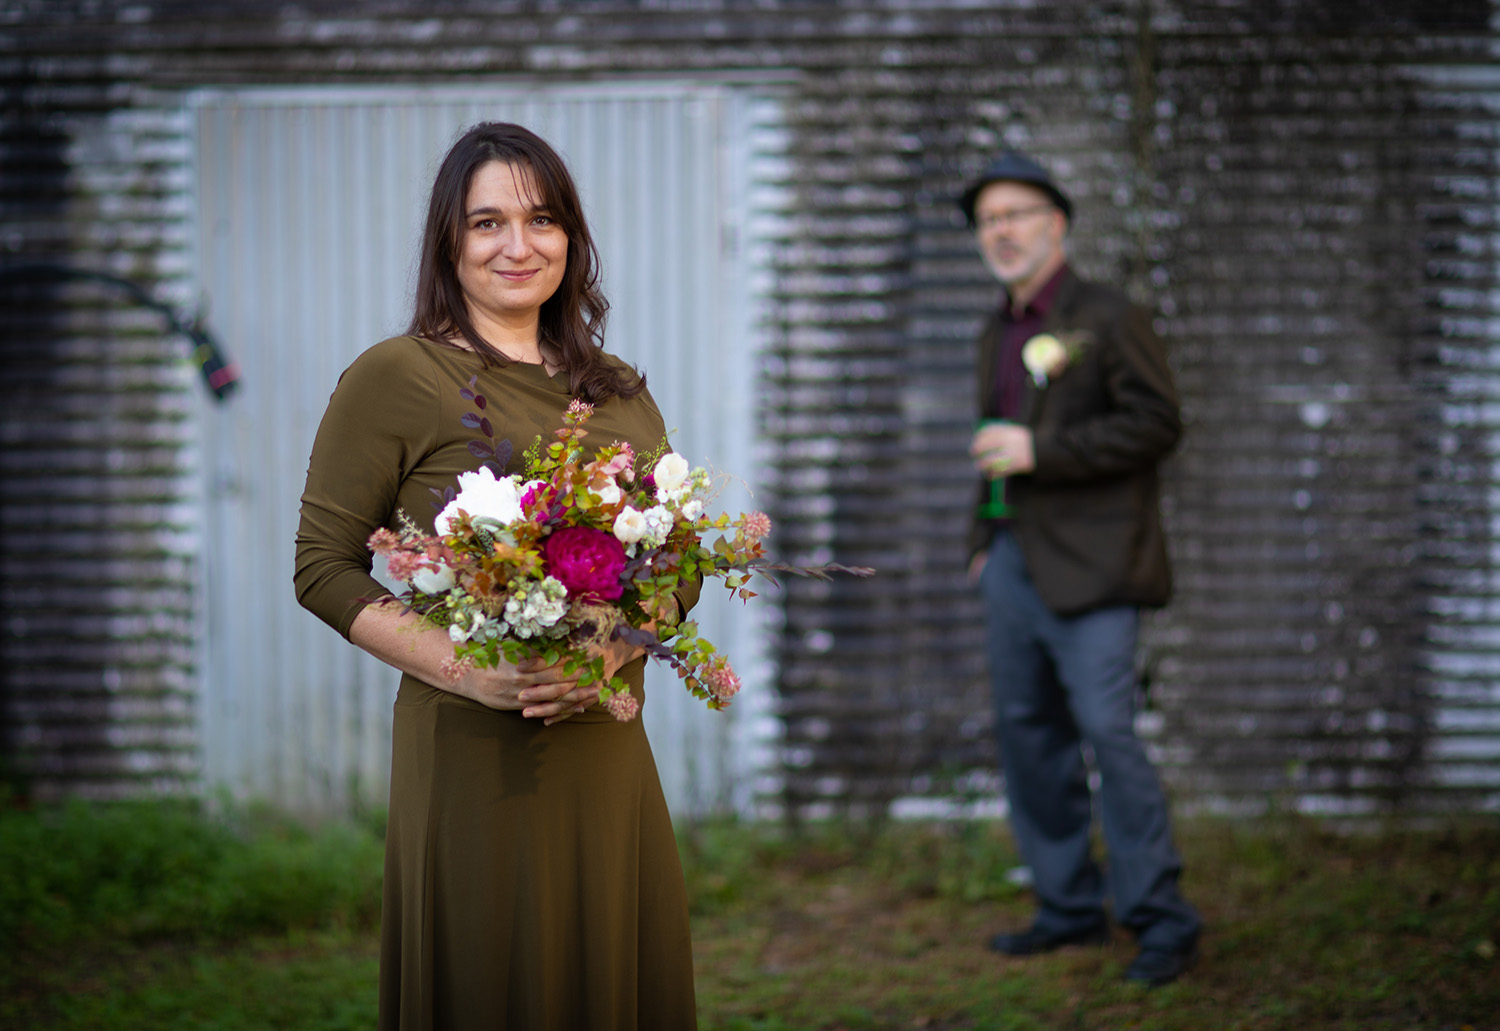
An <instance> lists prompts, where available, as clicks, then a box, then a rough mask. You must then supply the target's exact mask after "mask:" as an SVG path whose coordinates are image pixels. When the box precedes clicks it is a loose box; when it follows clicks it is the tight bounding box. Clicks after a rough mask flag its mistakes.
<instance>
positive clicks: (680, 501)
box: [369, 380, 873, 720]
mask: <svg viewBox="0 0 1500 1031" xmlns="http://www.w3.org/2000/svg"><path fill="white" fill-rule="evenodd" d="M475 383H476V380H470V382H469V386H468V387H467V388H465V389H464V391H463V396H464V398H465V399H466V400H469V401H471V402H473V404H474V405H475V407H476V408H477V409H478V412H477V414H476V413H472V412H471V413H466V414H465V415H464V425H465V426H467V427H470V428H472V429H478V430H479V431H480V432H481V433H482V434H484V436H485V438H486V439H485V440H475V441H471V442H470V444H469V449H470V451H471V452H472V453H473V454H474V455H475V456H476V457H478V458H481V459H484V462H483V464H482V465H481V466H480V468H479V469H478V470H476V471H474V472H467V473H461V474H460V475H459V477H458V485H459V490H458V491H457V492H455V491H454V490H453V489H452V488H451V487H450V488H449V489H448V490H447V491H446V492H443V493H442V496H441V497H440V501H442V502H446V504H444V506H443V508H442V511H441V512H439V514H438V516H437V519H436V521H435V524H434V529H435V530H436V534H435V535H431V536H429V535H427V534H424V533H422V532H421V531H420V530H419V529H418V528H417V527H416V525H415V524H414V523H413V522H412V520H411V519H410V517H409V516H407V515H406V513H404V512H399V513H398V520H399V523H400V526H401V532H400V533H399V534H398V533H395V532H393V531H391V530H389V529H386V528H384V527H382V528H381V529H379V530H376V531H375V533H374V534H372V535H371V537H370V541H369V547H370V550H372V551H373V552H375V553H376V554H379V555H384V556H385V557H386V563H387V566H386V568H387V571H388V573H389V574H390V575H391V576H392V577H393V578H395V579H397V580H401V581H405V582H406V585H407V586H406V588H405V589H404V590H402V591H401V592H399V593H398V595H397V597H398V599H399V600H400V601H402V602H403V603H404V604H405V605H406V606H407V607H409V608H410V609H412V610H414V611H416V612H417V613H418V614H419V615H421V617H422V618H423V619H424V620H425V621H426V622H427V623H428V624H430V625H433V626H439V627H444V628H446V629H447V631H448V636H449V637H450V638H451V639H452V641H453V644H454V657H453V658H452V660H450V661H449V662H448V663H447V664H445V667H444V672H445V673H447V674H448V675H449V676H451V677H454V678H455V679H456V678H457V677H459V676H461V675H462V674H463V673H464V671H466V670H467V669H470V668H472V667H474V666H476V665H477V666H483V667H493V666H495V665H497V664H498V663H499V661H500V658H501V656H504V658H505V659H506V660H507V661H509V662H513V663H518V662H521V661H523V660H525V659H528V658H538V657H539V658H542V659H543V660H545V661H546V662H547V663H548V664H549V665H550V664H554V663H557V662H562V663H563V664H564V669H565V670H566V671H567V672H568V673H569V674H570V675H571V674H573V673H577V674H578V675H579V676H578V682H579V683H580V684H591V683H595V682H599V684H600V686H599V699H600V701H601V702H602V703H603V705H604V706H605V708H606V709H608V710H609V711H610V713H611V714H612V715H614V717H615V718H616V719H618V720H630V719H633V718H634V717H635V715H636V712H637V710H638V708H639V702H638V701H637V700H636V698H635V697H634V696H633V695H632V694H631V693H630V691H629V690H628V689H627V688H626V686H625V683H624V681H622V680H621V679H620V678H619V677H610V678H609V679H608V680H607V681H606V680H605V677H604V660H603V658H602V656H600V655H599V654H598V652H597V650H591V649H597V648H598V647H599V646H602V645H603V644H605V643H606V642H608V641H610V640H622V641H625V642H627V643H629V644H632V645H638V646H641V647H643V648H645V650H646V652H647V654H649V655H651V656H652V657H654V658H656V659H658V660H661V661H664V662H666V663H668V664H670V665H671V666H672V667H673V668H674V669H675V671H676V672H677V675H678V676H679V677H681V678H682V680H683V682H684V683H685V685H686V686H687V688H688V690H689V691H691V692H692V693H693V695H694V696H696V697H698V698H701V699H704V700H705V701H707V703H708V706H709V708H711V709H723V708H724V707H725V706H727V705H728V704H729V701H730V699H731V698H733V697H734V695H735V693H736V692H738V691H739V689H740V679H739V677H738V676H737V675H736V674H735V672H734V669H733V668H732V667H731V666H730V664H729V660H728V659H727V658H726V657H725V656H723V655H721V654H720V653H719V652H718V650H717V649H716V648H715V647H714V646H713V644H712V643H710V642H709V641H707V640H705V639H704V638H702V637H699V636H698V630H697V624H695V623H693V622H691V621H688V620H682V619H681V617H680V614H679V609H678V605H677V599H676V597H675V594H674V592H675V591H676V590H677V588H678V587H679V586H681V585H682V584H683V583H684V582H686V581H689V580H691V579H692V578H694V577H704V578H709V577H715V578H719V579H722V580H723V582H724V584H725V586H726V587H727V588H728V589H729V590H730V591H732V592H734V593H737V594H738V595H739V597H741V598H743V599H748V598H751V597H754V594H755V592H753V591H751V590H750V589H749V587H748V586H747V583H748V582H749V580H750V579H751V577H752V576H753V575H754V574H755V573H757V572H758V573H760V574H761V575H763V576H765V577H766V578H767V579H770V576H769V574H768V573H767V570H770V569H777V570H782V571H786V572H794V573H800V574H808V575H814V576H820V577H825V578H826V575H827V573H828V572H829V571H833V570H839V571H844V572H850V573H855V574H856V575H868V574H869V573H870V572H873V570H867V569H856V568H850V567H844V566H820V567H817V568H814V569H806V568H796V567H791V566H783V565H773V564H772V563H769V562H767V561H766V560H765V558H764V549H763V546H762V544H761V541H762V540H764V539H765V537H766V535H767V534H768V533H769V532H770V529H771V520H770V519H769V518H768V517H767V516H766V515H765V514H764V513H762V512H750V513H748V514H742V515H740V516H738V517H736V518H733V519H731V518H730V517H729V516H727V515H718V516H710V515H709V514H708V512H707V501H708V500H709V499H710V497H711V492H712V488H713V482H712V477H711V476H710V475H709V473H708V472H707V471H706V470H704V469H702V468H690V467H689V465H688V463H687V462H686V461H685V460H684V459H683V458H682V456H681V455H678V454H676V453H675V452H671V451H668V450H666V445H663V447H662V449H660V453H658V454H655V455H650V456H644V462H643V465H644V467H646V468H648V469H649V470H650V471H649V472H646V473H644V474H638V473H637V470H636V465H637V462H638V456H636V454H635V453H634V452H633V451H632V449H631V447H630V445H629V444H626V443H620V442H616V443H613V444H610V445H608V446H606V447H604V448H601V449H599V451H598V452H597V454H596V455H595V456H594V457H593V458H592V459H586V452H585V450H584V448H583V440H584V438H585V437H586V436H588V431H587V430H586V429H585V428H584V426H585V424H586V423H587V422H588V420H589V417H590V416H591V415H592V414H593V406H592V405H589V404H587V403H585V402H583V401H580V400H574V401H573V402H572V404H570V405H569V406H568V409H567V411H566V412H565V413H564V415H563V424H562V427H561V428H560V429H558V430H557V431H556V432H555V434H554V437H555V439H553V440H552V441H551V442H550V443H545V444H544V442H543V440H542V439H541V438H540V437H538V438H537V440H536V441H535V442H534V443H533V444H532V446H531V447H530V448H528V449H527V451H526V452H525V454H524V456H523V457H524V463H523V467H524V472H523V473H522V474H519V475H512V476H504V475H502V473H503V470H504V467H505V465H506V464H507V463H508V462H509V461H510V458H511V456H512V449H511V445H510V442H509V441H504V440H501V441H496V440H495V438H494V433H493V427H492V426H491V424H490V422H489V419H488V418H487V417H486V416H485V414H484V410H485V405H486V402H485V398H484V396H483V395H481V394H477V393H475V391H474V386H475ZM715 534H716V536H713V539H712V540H711V541H710V539H709V537H710V535H715ZM773 582H774V581H773Z"/></svg>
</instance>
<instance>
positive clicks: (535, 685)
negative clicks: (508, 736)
mask: <svg viewBox="0 0 1500 1031" xmlns="http://www.w3.org/2000/svg"><path fill="white" fill-rule="evenodd" d="M438 686H440V687H444V688H445V689H446V690H449V691H452V692H453V693H454V694H457V695H462V696H463V697H465V698H470V699H473V700H474V701H476V702H478V703H479V704H480V705H484V706H487V707H489V708H491V709H502V710H510V709H520V710H521V715H522V716H526V717H528V718H540V719H541V721H542V722H543V723H544V724H546V725H547V726H549V727H550V726H551V725H552V724H554V723H556V722H558V721H559V720H565V719H567V718H568V717H569V716H572V715H574V714H575V713H580V712H582V711H583V710H584V709H586V708H588V707H589V706H590V705H592V704H594V703H595V702H596V701H598V700H599V685H598V684H590V685H589V686H588V687H582V686H580V685H579V683H578V671H576V670H575V671H574V672H572V673H567V672H565V671H564V669H563V664H562V663H560V662H559V663H557V664H555V665H552V666H549V665H547V664H546V663H545V662H543V661H542V660H541V659H524V660H522V661H521V662H520V663H519V664H516V665H512V664H511V663H509V662H506V661H505V660H503V659H502V660H501V661H500V664H499V665H498V666H496V667H494V668H493V669H482V668H480V667H478V666H475V667H474V668H472V669H469V670H467V671H466V672H464V673H463V675H461V676H460V677H459V678H458V679H457V680H450V681H448V682H447V683H446V684H440V685H438Z"/></svg>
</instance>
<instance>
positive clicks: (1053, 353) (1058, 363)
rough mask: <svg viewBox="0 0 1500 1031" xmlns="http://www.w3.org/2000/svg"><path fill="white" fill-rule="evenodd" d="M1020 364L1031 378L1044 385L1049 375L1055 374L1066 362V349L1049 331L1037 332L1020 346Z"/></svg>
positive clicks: (1060, 370)
mask: <svg viewBox="0 0 1500 1031" xmlns="http://www.w3.org/2000/svg"><path fill="white" fill-rule="evenodd" d="M1021 364H1022V365H1025V366H1026V371H1027V372H1029V373H1031V378H1032V379H1034V380H1036V382H1037V383H1038V384H1039V385H1041V386H1045V385H1046V383H1047V378H1048V377H1049V376H1056V375H1057V374H1058V373H1060V372H1062V371H1063V369H1064V368H1066V367H1067V364H1068V349H1067V347H1066V346H1065V345H1064V344H1063V342H1062V341H1061V340H1059V339H1057V337H1055V336H1053V335H1052V334H1051V333H1039V334H1038V335H1036V336H1034V337H1032V338H1031V339H1030V340H1028V341H1026V343H1025V344H1024V345H1023V346H1022V347H1021Z"/></svg>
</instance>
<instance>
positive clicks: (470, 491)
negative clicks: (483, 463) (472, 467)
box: [433, 468, 521, 534]
mask: <svg viewBox="0 0 1500 1031" xmlns="http://www.w3.org/2000/svg"><path fill="white" fill-rule="evenodd" d="M519 481H520V477H518V476H507V477H505V478H503V479H496V478H495V474H494V473H493V472H491V471H490V470H489V469H488V468H484V469H480V470H479V471H477V472H471V473H459V474H458V496H457V497H455V498H454V499H453V500H452V501H450V502H448V505H447V507H446V508H444V509H443V510H442V511H441V512H439V513H438V517H437V519H435V520H433V527H434V528H435V529H436V530H437V532H438V533H439V534H446V533H449V532H451V528H452V525H453V521H454V520H455V519H457V518H458V512H459V510H460V509H462V510H463V511H465V512H467V513H469V518H471V519H493V520H495V522H497V523H499V524H500V525H502V526H508V525H510V524H511V523H513V522H515V521H516V520H518V519H520V518H521V488H520V486H519Z"/></svg>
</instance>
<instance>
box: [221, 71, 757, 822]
mask: <svg viewBox="0 0 1500 1031" xmlns="http://www.w3.org/2000/svg"><path fill="white" fill-rule="evenodd" d="M193 107H194V109H195V111H196V118H197V120H196V124H197V134H196V154H197V184H198V188H197V198H198V221H197V224H198V227H199V233H200V236H199V252H198V261H197V269H198V276H199V285H200V288H201V289H202V291H203V294H204V296H205V297H207V298H208V300H209V303H210V305H211V310H212V313H213V322H214V325H215V327H216V328H217V329H218V331H219V332H220V333H221V334H222V335H223V337H224V338H225V340H226V341H229V342H231V343H232V345H233V348H234V352H235V355H236V357H237V359H238V360H239V362H240V364H241V366H242V369H243V377H242V380H241V388H240V391H239V394H238V396H237V397H236V398H235V400H234V403H233V404H232V405H227V406H221V407H212V408H210V407H205V408H204V410H203V412H202V419H203V426H204V429H205V433H204V437H203V440H204V445H205V449H204V455H203V461H204V464H205V469H206V472H207V474H208V486H207V498H206V502H207V503H206V512H207V517H206V520H205V526H206V527H207V533H206V540H207V545H208V548H207V556H206V562H205V569H206V575H207V592H206V593H207V612H208V618H207V622H206V627H207V642H206V652H205V666H204V668H205V675H204V677H203V678H202V692H201V696H200V697H201V716H202V728H203V756H204V773H205V776H206V778H207V780H208V782H209V783H210V784H211V785H224V786H227V787H229V788H231V789H232V790H233V791H234V792H236V793H238V794H242V795H250V796H255V797H262V798H268V799H271V800H273V801H275V802H277V803H279V804H281V805H285V806H288V807H291V808H295V809H301V810H312V811H320V810H339V809H343V808H347V807H348V805H350V804H351V803H354V802H363V803H369V802H378V801H380V800H381V799H383V798H384V792H385V785H386V770H387V765H388V755H389V727H390V707H391V702H392V700H393V699H394V696H395V694H394V689H395V682H396V679H397V677H396V674H394V673H393V672H392V671H391V670H389V669H388V668H386V667H384V666H383V665H382V664H380V663H378V662H376V661H375V660H373V659H371V658H369V657H368V656H365V655H363V653H361V652H359V651H358V650H357V649H354V648H352V647H351V646H349V645H348V644H347V643H345V642H344V641H343V640H342V639H341V638H339V637H338V636H337V635H336V634H334V633H333V632H332V631H330V630H329V629H328V628H327V627H326V626H324V625H323V624H322V623H321V622H319V621H318V620H316V619H315V618H313V617H312V616H311V615H310V614H308V613H306V612H304V611H302V610H301V609H300V608H299V607H298V606H297V605H296V603H295V601H294V600H293V598H292V594H291V590H290V579H289V577H290V571H291V568H292V538H293V534H294V532H295V529H296V520H297V500H298V497H299V496H300V494H301V490H302V484H303V478H304V475H305V472H306V461H307V454H308V452H309V451H310V449H311V444H312V437H313V434H314V432H315V431H316V429H317V424H318V420H319V419H320V418H321V416H322V414H323V408H324V406H325V405H326V403H327V399H328V394H329V392H330V391H331V390H332V388H333V385H334V382H335V380H336V379H337V377H338V374H339V373H340V372H341V371H342V370H343V369H344V367H345V366H346V365H347V364H348V363H349V362H350V361H352V360H353V358H354V357H355V356H356V355H357V354H358V353H359V352H360V351H362V350H364V349H365V348H366V347H368V346H370V345H371V344H372V343H374V342H375V341H377V340H380V339H383V338H385V337H387V336H392V335H396V334H398V333H400V332H401V331H402V329H403V328H404V326H405V323H406V321H407V319H408V318H409V317H410V304H411V301H410V298H411V289H410V287H411V280H412V276H413V274H414V273H413V264H414V261H415V253H416V246H417V244H418V242H419V239H420V236H419V233H420V226H421V221H422V218H423V216H424V215H425V204H426V194H427V190H428V188H429V187H430V185H431V180H432V176H433V174H434V172H435V170H436V167H437V163H438V161H439V160H440V159H441V157H442V155H443V153H444V152H445V151H446V150H447V148H448V146H449V145H450V144H451V143H452V141H453V140H454V139H455V138H456V137H457V136H458V134H459V133H460V132H462V130H463V129H465V128H467V127H468V126H470V125H472V124H474V123H475V122H478V121H482V120H506V121H517V122H521V123H522V124H525V125H527V126H529V127H531V128H533V129H535V130H536V131H537V132H539V133H541V134H542V135H543V136H544V137H545V138H547V139H548V140H550V141H551V142H552V143H553V144H554V145H555V146H557V147H558V149H559V150H560V151H561V152H562V153H563V155H564V157H565V159H566V160H567V161H568V162H569V164H570V167H571V168H572V170H573V172H574V174H575V176H576V177H577V179H578V183H579V189H580V191H581V193H582V195H583V197H584V199H585V204H586V206H587V209H588V213H589V217H590V221H591V228H592V229H593V231H594V233H595V238H596V242H597V243H598V245H599V248H600V252H601V257H602V262H603V268H604V274H605V289H606V294H607V296H608V297H609V298H610V301H611V314H610V319H609V322H608V326H607V346H609V347H610V349H611V350H613V351H615V352H617V353H619V354H620V355H622V356H623V357H625V358H626V359H627V360H629V361H631V362H633V363H634V364H636V365H637V366H638V367H640V368H643V369H644V370H645V371H646V373H647V375H648V377H649V380H650V384H651V390H652V394H653V396H654V397H655V398H656V399H657V402H658V404H659V405H660V406H661V408H662V411H663V414H664V415H665V416H666V418H667V420H668V427H669V429H672V430H674V431H675V435H674V444H675V446H676V447H678V448H679V449H680V450H681V451H682V452H683V453H684V454H685V455H687V456H688V457H689V458H690V460H692V461H694V462H695V463H703V464H711V465H712V466H713V467H715V468H717V469H719V470H722V471H724V472H726V473H730V474H732V475H735V476H738V477H741V480H739V481H736V482H735V483H733V484H732V485H731V487H730V488H728V489H726V490H725V492H724V494H723V495H721V497H720V499H719V503H720V504H722V505H724V506H725V507H726V508H728V509H730V510H731V511H740V510H742V509H744V508H746V507H748V506H749V505H750V497H749V489H750V487H751V486H752V485H753V482H754V478H755V468H754V463H755V460H756V457H755V452H754V448H753V447H752V443H753V424H752V421H751V407H752V404H753V395H754V389H755V376H754V368H755V351H756V336H755V332H754V326H753V322H754V318H755V314H754V312H755V297H754V295H753V292H754V289H755V283H756V279H755V277H754V268H755V263H756V258H755V256H754V254H753V253H752V251H753V238H754V234H755V233H756V226H755V224H754V222H753V219H752V218H751V212H752V210H753V205H754V203H755V193H754V176H755V170H756V167H757V161H758V160H764V159H765V158H766V157H767V156H769V154H768V153H767V152H766V151H764V150H762V149H761V148H763V147H766V146H771V147H774V145H775V142H776V134H775V108H774V105H772V104H769V103H767V102H765V101H757V100H755V99H754V98H752V97H749V96H746V95H743V94H742V93H736V92H734V91H731V90H726V89H720V88H713V87H693V86H684V85H675V86H667V85H652V84H647V83H635V84H613V85H611V84H601V85H597V86H590V87H572V88H569V87H557V88H551V89H541V88H537V89H517V88H510V89H506V88H496V87H491V88H487V89H463V90H457V89H430V88H408V89H378V90H348V89H307V90H298V91H265V90H258V91H257V90H251V91H239V92H233V91H231V92H207V93H202V94H199V95H197V96H196V97H195V98H194V100H193ZM516 444H517V447H518V448H520V447H524V445H525V442H524V441H518V442H516ZM698 618H699V620H700V626H701V627H702V630H703V633H704V634H705V635H706V636H708V637H709V638H710V639H712V640H715V641H716V642H718V643H719V644H720V645H721V646H722V647H723V648H724V649H725V650H726V651H727V652H728V653H729V654H730V655H731V656H733V657H734V658H735V660H736V661H737V662H738V663H740V665H741V666H742V667H743V673H744V674H745V679H746V687H747V690H746V691H745V692H744V693H743V694H742V695H741V697H740V700H739V701H738V702H737V703H736V704H735V705H734V706H733V707H731V709H730V710H728V712H725V713H710V712H708V711H707V710H706V709H704V708H703V706H702V705H701V703H699V702H697V701H695V700H693V699H692V698H690V697H689V696H688V695H687V694H686V693H685V692H684V691H683V690H682V688H681V686H680V684H679V683H678V681H677V680H676V678H675V677H671V676H669V675H658V676H654V677H653V678H652V681H651V683H650V685H649V692H650V695H649V704H648V706H647V709H646V718H647V722H648V724H649V725H650V728H651V733H652V739H653V743H654V745H655V750H656V753H657V761H658V764H659V766H660V767H661V770H662V775H663V783H664V787H665V788H666V790H667V792H668V797H669V801H671V802H672V803H673V804H674V807H675V808H676V809H677V810H678V811H680V812H685V813H686V812H703V811H707V810H711V809H715V808H718V809H725V808H730V807H732V806H736V805H738V806H739V807H741V808H743V807H746V806H749V805H750V804H751V790H752V785H754V784H755V781H756V777H757V776H764V775H766V774H768V773H771V772H773V770H774V742H773V741H772V740H770V738H772V737H773V736H774V730H775V723H774V721H772V720H769V719H767V718H766V715H765V714H766V713H767V712H768V711H770V710H771V709H772V707H773V701H772V699H771V696H770V691H771V690H772V687H771V677H770V676H769V673H768V668H767V666H766V661H765V660H766V655H765V649H764V647H763V644H762V635H761V634H760V633H759V630H758V625H759V621H760V620H761V619H762V618H763V615H762V614H761V611H760V606H759V605H757V606H754V607H750V608H745V607H744V606H739V607H738V610H736V608H735V607H731V605H730V604H729V599H728V598H727V596H726V595H723V594H722V593H721V592H718V591H715V592H712V593H710V594H709V595H708V596H707V598H706V600H705V604H704V605H703V610H702V611H701V612H700V613H699V614H698ZM759 788H760V790H761V792H762V793H764V791H765V788H766V785H765V784H760V785H759Z"/></svg>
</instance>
